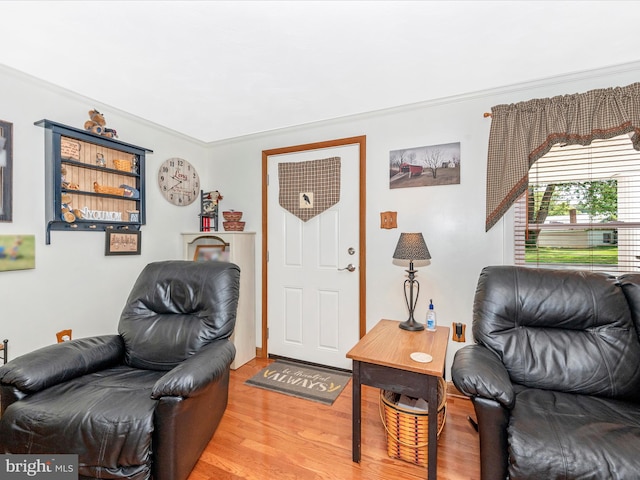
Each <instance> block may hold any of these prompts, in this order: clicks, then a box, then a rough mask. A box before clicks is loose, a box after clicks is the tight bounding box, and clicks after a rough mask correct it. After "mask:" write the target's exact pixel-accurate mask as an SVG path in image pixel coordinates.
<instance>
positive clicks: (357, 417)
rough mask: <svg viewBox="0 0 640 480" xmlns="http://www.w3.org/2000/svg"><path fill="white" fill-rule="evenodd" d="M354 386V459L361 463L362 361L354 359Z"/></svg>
mask: <svg viewBox="0 0 640 480" xmlns="http://www.w3.org/2000/svg"><path fill="white" fill-rule="evenodd" d="M351 382H352V387H353V398H352V400H353V408H352V416H353V418H352V421H353V425H352V432H351V435H352V442H353V445H352V453H353V461H354V462H357V463H360V438H361V433H362V432H361V429H362V411H361V408H362V402H361V397H362V386H361V384H360V362H359V361H357V360H354V361H353V378H352V380H351Z"/></svg>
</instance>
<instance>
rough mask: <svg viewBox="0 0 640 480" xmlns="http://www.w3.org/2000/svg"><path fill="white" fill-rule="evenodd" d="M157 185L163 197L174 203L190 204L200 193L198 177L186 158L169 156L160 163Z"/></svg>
mask: <svg viewBox="0 0 640 480" xmlns="http://www.w3.org/2000/svg"><path fill="white" fill-rule="evenodd" d="M158 186H159V187H160V191H161V192H162V195H164V198H166V199H167V200H168V201H169V202H171V203H173V204H174V205H178V206H185V205H190V204H192V203H193V202H194V201H195V199H196V198H198V195H199V193H200V177H199V176H198V172H196V169H195V168H194V167H193V165H191V164H190V163H189V162H187V161H186V160H184V159H182V158H170V159H169V160H166V161H165V162H164V163H163V164H162V165H160V170H158Z"/></svg>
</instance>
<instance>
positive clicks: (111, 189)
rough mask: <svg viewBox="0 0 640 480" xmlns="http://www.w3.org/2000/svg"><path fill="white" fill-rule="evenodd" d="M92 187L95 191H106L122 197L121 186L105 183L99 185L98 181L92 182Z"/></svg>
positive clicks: (122, 189)
mask: <svg viewBox="0 0 640 480" xmlns="http://www.w3.org/2000/svg"><path fill="white" fill-rule="evenodd" d="M93 189H94V190H95V192H96V193H106V194H108V195H118V196H119V197H124V188H121V187H108V186H106V185H100V184H99V183H98V182H93Z"/></svg>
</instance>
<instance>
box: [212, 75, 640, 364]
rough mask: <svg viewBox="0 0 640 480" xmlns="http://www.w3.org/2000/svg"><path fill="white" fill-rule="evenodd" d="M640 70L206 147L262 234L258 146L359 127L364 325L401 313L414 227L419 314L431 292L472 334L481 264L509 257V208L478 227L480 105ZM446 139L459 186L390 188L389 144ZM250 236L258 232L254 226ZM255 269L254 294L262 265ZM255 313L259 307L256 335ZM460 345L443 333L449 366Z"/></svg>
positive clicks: (230, 198)
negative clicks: (457, 164)
mask: <svg viewBox="0 0 640 480" xmlns="http://www.w3.org/2000/svg"><path fill="white" fill-rule="evenodd" d="M639 71H640V63H638V64H634V65H626V66H624V67H618V68H610V69H604V70H599V71H594V72H588V73H583V74H580V75H573V76H565V77H558V78H552V79H546V80H543V81H536V82H531V83H528V84H523V85H515V86H510V87H507V88H500V89H495V90H492V91H485V92H478V93H475V94H470V95H466V96H462V97H456V98H449V99H443V100H442V101H439V102H430V103H424V104H418V105H411V106H406V107H398V108H396V109H392V110H387V111H381V112H374V113H370V114H366V115H359V116H354V117H349V118H342V119H336V120H332V121H326V122H320V123H316V124H311V125H304V126H298V127H295V128H290V129H285V130H279V131H274V132H268V133H263V134H259V135H254V136H250V137H244V138H238V139H230V140H228V141H224V142H219V143H217V144H214V145H212V146H211V153H212V156H213V161H214V169H215V178H216V184H217V185H218V186H220V188H221V189H222V191H223V193H224V195H225V198H224V201H223V204H222V205H223V207H224V208H225V209H226V208H233V209H236V210H242V211H244V212H245V214H244V217H243V219H244V220H246V222H247V224H246V228H247V229H250V230H255V231H257V232H258V233H260V228H261V204H260V203H259V202H257V201H256V200H257V199H259V195H260V192H261V188H262V187H261V179H260V176H261V160H262V159H261V155H262V150H266V149H272V148H279V147H287V146H292V145H301V144H306V143H312V142H319V141H325V140H333V139H338V138H345V137H351V136H357V135H366V137H367V177H366V180H367V182H366V183H367V205H366V218H367V235H366V241H367V292H366V296H367V301H366V304H367V328H371V327H373V325H375V323H376V322H377V321H378V320H379V319H381V318H390V319H398V320H406V318H407V311H406V306H405V301H404V296H403V290H402V284H403V281H404V279H405V278H406V277H405V272H404V268H402V267H399V266H397V265H395V264H393V262H392V255H393V251H394V249H395V245H396V242H397V240H398V237H399V235H400V232H408V231H421V232H423V235H424V238H425V240H426V242H427V246H428V248H429V251H430V253H431V256H432V260H431V264H430V265H429V266H426V267H421V268H419V269H418V279H419V281H420V285H421V293H420V298H419V304H418V307H417V314H416V316H417V318H423V317H424V316H425V315H426V310H427V305H428V301H429V299H430V298H432V299H433V301H434V304H435V307H436V310H437V313H438V323H439V324H440V325H446V326H449V327H451V324H452V322H464V323H466V324H467V342H468V343H469V342H471V341H472V337H471V318H472V303H473V295H474V293H475V287H476V282H477V278H478V274H479V273H480V270H481V269H482V267H484V266H487V265H492V264H503V263H507V264H508V263H513V248H512V243H513V236H512V233H511V230H512V225H513V223H512V217H511V215H510V214H508V215H507V217H506V219H505V220H503V221H500V222H499V223H498V224H497V225H496V226H494V227H493V228H492V229H491V230H490V231H489V232H486V233H485V231H484V225H485V179H486V159H487V142H488V135H489V129H490V126H491V119H490V118H484V117H483V113H484V112H490V111H491V107H492V106H494V105H497V104H502V103H513V102H518V101H522V100H529V99H532V98H544V97H549V96H554V95H564V94H571V93H578V92H584V91H587V90H591V89H594V88H605V87H613V86H623V85H628V84H630V83H633V82H635V81H637V79H638V72H639ZM532 77H535V74H532ZM496 83H499V79H497V80H496ZM451 142H460V143H461V157H462V162H461V180H460V184H459V185H448V186H436V187H415V188H402V189H393V190H391V189H390V188H389V176H388V171H389V151H391V150H396V149H400V148H409V147H419V146H425V145H435V144H443V143H451ZM387 210H391V211H397V212H398V228H397V229H393V230H384V229H380V212H383V211H387ZM257 241H258V244H260V242H261V241H262V238H261V236H260V235H258V238H257ZM257 258H258V259H259V258H260V256H259V255H257ZM257 272H258V285H257V292H258V296H259V297H258V298H260V295H261V288H260V287H261V285H260V272H261V265H260V264H258V265H257ZM258 308H259V307H258ZM261 314H262V312H261V310H260V309H259V311H258V313H257V320H258V331H257V338H258V343H259V339H260V338H261V335H262V332H261V327H260V325H259V323H260V319H261ZM462 345H463V344H461V343H456V342H452V341H451V342H450V344H449V349H448V355H447V356H448V361H447V366H448V368H449V367H450V365H451V361H452V359H453V355H454V353H455V351H456V350H457V349H458V348H460V347H461V346H462Z"/></svg>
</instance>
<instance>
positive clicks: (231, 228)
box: [222, 222, 244, 232]
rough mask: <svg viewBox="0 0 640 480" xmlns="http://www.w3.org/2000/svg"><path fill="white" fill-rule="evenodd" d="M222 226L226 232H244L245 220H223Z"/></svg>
mask: <svg viewBox="0 0 640 480" xmlns="http://www.w3.org/2000/svg"><path fill="white" fill-rule="evenodd" d="M222 226H223V227H224V230H225V231H226V232H242V231H243V230H244V222H222Z"/></svg>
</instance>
